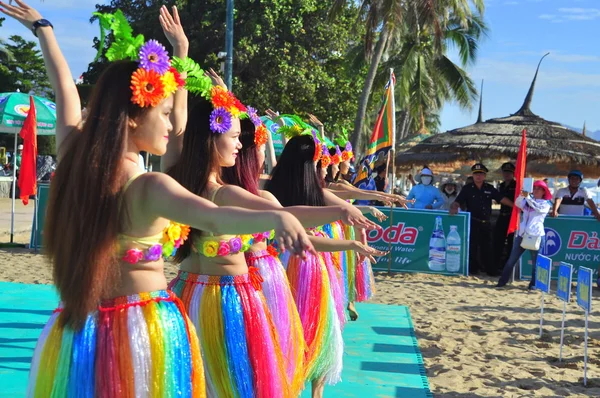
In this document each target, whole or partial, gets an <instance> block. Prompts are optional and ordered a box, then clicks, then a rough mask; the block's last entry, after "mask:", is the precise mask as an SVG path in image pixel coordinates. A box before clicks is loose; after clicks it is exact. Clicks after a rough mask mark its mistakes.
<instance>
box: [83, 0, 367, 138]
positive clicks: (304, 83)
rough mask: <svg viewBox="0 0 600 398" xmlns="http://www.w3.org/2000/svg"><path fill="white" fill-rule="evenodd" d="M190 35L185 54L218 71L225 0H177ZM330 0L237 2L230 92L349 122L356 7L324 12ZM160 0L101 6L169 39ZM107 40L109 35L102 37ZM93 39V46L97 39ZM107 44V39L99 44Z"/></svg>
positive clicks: (355, 80) (355, 78)
mask: <svg viewBox="0 0 600 398" xmlns="http://www.w3.org/2000/svg"><path fill="white" fill-rule="evenodd" d="M177 3H178V5H179V13H180V16H181V19H182V24H183V26H184V28H185V30H186V34H187V36H188V38H189V41H190V57H191V58H193V59H194V60H196V61H197V62H198V63H199V64H200V65H201V66H202V67H203V68H205V69H207V68H209V67H212V68H214V69H215V70H219V69H220V67H221V60H219V59H218V57H217V54H218V53H219V52H221V51H224V47H225V33H226V29H225V13H226V3H225V2H224V1H222V0H187V1H178V2H177ZM332 3H333V1H332V0H325V1H317V0H254V1H246V2H236V4H235V6H236V10H235V26H234V69H233V77H234V78H233V91H234V92H235V93H236V95H237V96H238V97H239V98H240V99H241V100H242V101H243V102H245V103H247V104H249V105H252V106H254V107H256V108H258V109H261V110H265V109H267V108H271V109H273V110H277V111H280V112H282V113H298V114H300V115H301V116H305V115H306V114H307V113H313V114H315V115H317V116H318V117H319V118H320V119H321V121H322V122H323V123H325V126H326V128H327V129H328V131H331V132H332V130H337V129H339V128H341V127H351V126H352V124H353V119H354V115H355V113H356V109H357V104H356V98H358V95H359V94H360V89H361V87H362V84H363V79H362V77H360V76H361V74H357V73H356V72H355V71H353V70H351V69H350V68H348V64H347V61H346V53H347V51H348V49H349V48H350V47H351V46H352V45H353V44H354V43H357V42H359V41H360V40H361V28H360V27H359V28H358V29H357V27H356V26H355V23H354V22H355V20H354V17H353V15H354V11H355V10H354V9H353V8H352V6H348V7H347V9H345V10H344V11H343V12H341V13H340V15H339V16H338V17H337V18H336V19H335V20H334V21H329V20H328V18H327V15H328V12H329V9H330V7H331V5H332ZM162 4H163V2H162V1H153V0H150V1H139V0H133V1H131V0H130V1H124V0H113V1H111V2H110V4H108V5H98V6H96V8H97V11H99V12H114V11H115V10H116V9H121V10H122V11H123V13H124V14H125V16H126V17H127V18H128V20H129V21H130V22H131V24H132V26H133V29H134V34H137V33H142V34H143V35H144V36H145V37H146V39H149V38H154V39H157V40H159V41H161V42H162V43H163V44H165V45H168V43H167V42H166V39H165V38H164V36H163V33H162V31H161V28H160V25H159V23H158V10H159V8H160V6H162ZM107 39H108V40H111V37H110V35H109V37H108V38H107ZM100 44H101V43H99V41H98V39H97V40H96V45H97V46H98V45H100ZM103 44H106V43H103ZM106 62H107V61H106V59H105V58H104V57H101V58H100V59H99V60H98V62H95V63H92V64H90V67H89V69H88V71H87V72H86V73H85V74H84V81H85V82H86V83H92V84H93V83H94V82H95V81H96V79H97V78H98V76H99V74H100V73H101V71H102V69H103V68H104V66H105V65H106Z"/></svg>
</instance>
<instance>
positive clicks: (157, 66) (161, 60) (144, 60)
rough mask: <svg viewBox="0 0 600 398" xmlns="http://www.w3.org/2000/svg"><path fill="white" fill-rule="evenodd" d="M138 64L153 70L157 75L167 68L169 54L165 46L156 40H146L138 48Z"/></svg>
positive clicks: (163, 72)
mask: <svg viewBox="0 0 600 398" xmlns="http://www.w3.org/2000/svg"><path fill="white" fill-rule="evenodd" d="M139 57H140V66H141V67H142V68H144V69H146V70H148V71H150V70H153V71H155V72H156V73H158V74H159V75H163V74H165V73H166V72H167V71H168V70H169V67H170V65H169V54H168V53H167V50H166V49H165V47H164V46H163V45H162V44H160V43H159V42H157V41H156V40H148V41H147V42H146V43H144V45H143V46H142V48H140V53H139Z"/></svg>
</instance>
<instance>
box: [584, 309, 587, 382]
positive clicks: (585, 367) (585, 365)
mask: <svg viewBox="0 0 600 398" xmlns="http://www.w3.org/2000/svg"><path fill="white" fill-rule="evenodd" d="M587 347H588V311H586V312H585V338H584V341H583V385H584V386H587Z"/></svg>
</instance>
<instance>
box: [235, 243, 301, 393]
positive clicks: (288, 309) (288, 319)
mask: <svg viewBox="0 0 600 398" xmlns="http://www.w3.org/2000/svg"><path fill="white" fill-rule="evenodd" d="M246 262H247V263H248V267H250V269H251V270H252V268H256V269H258V271H259V272H260V275H261V278H262V292H263V294H264V296H265V299H266V302H267V307H269V311H270V312H271V316H272V318H273V323H274V324H275V328H276V329H277V333H278V335H279V343H280V345H281V352H282V353H283V358H284V361H285V367H286V373H287V377H288V382H289V383H290V393H291V395H292V396H297V395H299V394H300V391H301V390H302V389H303V387H304V381H305V372H304V353H305V351H306V343H305V341H304V331H303V330H302V323H301V322H300V316H299V315H298V309H297V308H296V303H295V302H294V297H293V296H292V292H291V290H290V283H289V281H288V278H287V275H286V274H285V269H284V268H283V265H281V262H280V261H279V259H278V258H277V257H274V256H272V255H271V254H269V253H268V252H267V251H266V250H259V251H256V252H246Z"/></svg>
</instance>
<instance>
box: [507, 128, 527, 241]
mask: <svg viewBox="0 0 600 398" xmlns="http://www.w3.org/2000/svg"><path fill="white" fill-rule="evenodd" d="M526 168H527V130H525V129H523V133H522V135H521V146H520V147H519V154H518V155H517V165H516V170H515V179H516V181H517V188H516V191H515V197H514V199H513V200H514V201H516V200H517V198H518V197H519V195H521V191H522V190H523V178H525V169H526ZM520 218H521V210H520V209H519V208H518V207H517V206H515V207H513V210H512V215H511V216H510V224H508V232H507V234H508V235H510V234H512V233H513V232H515V231H516V230H517V229H519V220H520Z"/></svg>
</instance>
